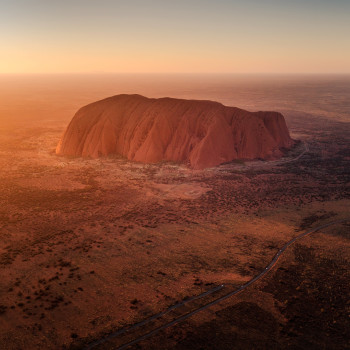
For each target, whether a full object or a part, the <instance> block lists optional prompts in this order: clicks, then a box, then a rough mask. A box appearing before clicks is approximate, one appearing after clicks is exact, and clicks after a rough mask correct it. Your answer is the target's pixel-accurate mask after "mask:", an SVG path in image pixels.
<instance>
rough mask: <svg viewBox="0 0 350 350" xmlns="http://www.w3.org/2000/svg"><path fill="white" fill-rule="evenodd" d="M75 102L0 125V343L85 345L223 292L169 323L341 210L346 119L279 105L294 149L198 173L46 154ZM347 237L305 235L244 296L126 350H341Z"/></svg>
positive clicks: (349, 155) (346, 320) (349, 277)
mask: <svg viewBox="0 0 350 350" xmlns="http://www.w3.org/2000/svg"><path fill="white" fill-rule="evenodd" d="M27 105H28V104H27ZM42 106H43V110H42V111H41V112H42V114H43V115H44V114H45V103H44V102H43V104H42ZM74 108H76V105H74V106H73V105H72V106H69V108H68V107H67V110H65V111H64V110H63V109H62V110H57V114H56V115H53V116H52V117H51V119H50V118H48V119H47V120H44V119H40V118H38V119H37V120H35V121H31V120H25V121H23V122H21V123H19V122H18V121H17V120H16V119H15V118H14V119H12V122H7V123H5V124H4V126H2V127H1V129H0V169H1V170H0V180H1V181H0V230H1V231H0V232H1V233H0V344H1V345H0V348H1V349H39V348H41V349H61V348H64V349H69V348H71V349H76V348H77V349H79V348H83V347H84V346H86V344H88V343H90V342H92V341H94V340H96V339H101V338H103V337H104V336H105V335H106V334H109V333H111V332H113V331H115V330H118V329H120V328H122V327H124V326H127V325H131V324H134V323H135V322H137V321H140V320H143V319H145V318H147V317H149V316H151V315H153V314H156V313H157V312H160V311H162V310H164V309H166V308H167V307H169V306H171V305H173V304H175V303H176V302H178V301H181V300H183V299H185V298H186V297H190V296H193V295H197V294H200V293H202V292H204V291H206V290H208V289H209V288H212V287H214V286H216V285H220V284H223V283H224V284H225V288H224V289H223V290H221V291H219V292H217V294H215V295H210V296H208V297H207V298H206V299H205V300H197V301H194V302H192V303H188V304H187V305H186V306H185V307H183V308H179V309H177V310H176V312H174V313H172V314H171V313H170V314H168V315H167V316H166V320H167V321H169V320H171V319H172V318H175V317H177V316H179V315H181V314H185V313H187V312H189V311H191V310H193V309H194V308H196V307H198V306H200V305H201V304H203V303H205V302H208V301H210V300H211V299H214V298H215V297H217V296H218V295H220V294H223V293H226V292H228V291H229V290H232V289H234V288H237V287H238V286H239V285H241V284H242V283H244V282H246V281H248V280H250V279H251V278H252V277H254V276H255V275H257V274H258V273H259V272H260V271H261V270H263V269H264V267H265V266H266V265H267V264H268V263H269V262H270V260H271V259H272V258H273V256H274V255H275V253H276V252H277V250H278V249H279V248H280V247H281V246H282V245H283V244H284V243H285V242H287V241H288V240H289V239H291V238H293V237H295V236H296V235H298V234H300V233H301V232H303V231H305V230H308V229H310V228H312V227H316V226H319V225H322V224H324V223H327V222H331V221H335V220H338V219H345V218H349V216H350V213H349V208H350V170H349V169H350V124H349V123H346V122H343V121H339V120H331V119H326V118H324V117H320V116H318V115H316V114H307V113H302V112H295V111H288V110H285V111H283V113H284V115H285V117H286V120H287V123H288V126H289V129H290V132H291V136H292V137H293V138H294V139H296V140H299V142H298V143H297V144H296V146H295V147H294V148H293V149H292V150H291V151H289V152H288V153H286V155H285V157H284V158H283V159H281V160H280V161H276V162H263V161H256V162H245V161H244V160H243V161H236V162H233V163H229V164H224V165H221V166H219V167H216V168H211V169H206V170H201V171H194V170H191V169H189V168H186V167H185V166H184V165H181V164H172V163H162V164H148V165H146V164H141V163H134V162H129V161H126V160H125V159H123V158H121V157H108V158H100V159H95V160H92V159H82V158H65V157H58V156H56V155H55V147H56V145H57V143H58V141H59V139H60V137H61V135H62V133H63V131H64V129H65V127H66V125H67V123H68V121H69V119H70V117H71V116H72V114H71V111H72V110H73V109H74ZM19 109H20V107H19ZM60 113H61V114H64V115H65V118H61V119H60V118H58V115H60ZM43 120H44V122H43ZM300 155H301V156H300ZM299 156H300V157H299ZM349 231H350V222H348V223H344V224H338V225H334V226H331V227H329V228H327V229H324V230H321V231H319V232H317V233H314V234H312V235H310V236H307V237H305V238H304V239H302V240H300V241H298V242H297V243H296V244H295V245H293V246H292V247H291V248H290V249H289V250H288V251H286V252H285V254H284V255H283V256H282V257H281V259H280V260H279V262H278V265H277V266H276V267H275V268H274V270H273V271H272V272H271V273H270V274H268V275H267V276H266V277H265V278H264V279H262V280H260V281H259V282H257V283H256V284H255V285H253V286H251V287H249V288H248V289H247V290H246V291H244V292H243V293H241V294H239V295H238V296H235V297H232V298H230V299H228V300H227V301H225V302H223V303H221V304H219V305H216V306H215V307H213V308H211V309H209V310H207V311H204V312H202V313H198V314H197V315H195V316H194V317H193V318H190V319H187V320H186V321H185V322H183V323H180V324H178V325H176V326H174V327H172V328H169V329H167V330H166V331H163V332H160V333H158V334H157V335H155V336H153V337H151V338H149V339H147V340H146V341H143V342H141V343H140V344H139V345H135V346H134V348H135V349H140V348H142V349H233V348H234V349H253V348H254V349H277V348H278V349H279V348H287V347H289V348H293V349H305V348H308V349H326V348H327V349H344V348H348V347H350V339H349V334H348V331H349V329H350V317H349V315H350V313H349V312H350V309H349V308H350V305H349V298H348V297H349V295H348V291H349V285H350V272H349V271H350V270H349V263H350V240H349V239H350V232H349ZM164 321H165V320H164V319H162V320H159V321H157V322H155V323H154V324H152V325H149V326H147V327H145V328H143V329H139V330H137V331H133V332H131V333H130V334H126V335H124V336H122V337H118V338H115V339H113V340H112V341H110V342H106V343H103V344H102V345H100V346H99V347H97V348H101V349H104V348H106V349H113V348H116V347H117V346H118V345H121V344H123V343H125V342H127V341H129V340H130V339H133V338H135V337H137V336H139V335H141V334H143V333H145V332H147V331H149V330H151V329H152V327H153V328H155V327H157V326H159V325H160V324H162V322H164Z"/></svg>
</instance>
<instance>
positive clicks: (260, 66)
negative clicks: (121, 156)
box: [0, 0, 350, 73]
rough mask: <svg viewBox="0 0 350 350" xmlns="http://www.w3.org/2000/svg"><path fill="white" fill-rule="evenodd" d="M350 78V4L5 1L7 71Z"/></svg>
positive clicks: (0, 24) (308, 0)
mask: <svg viewBox="0 0 350 350" xmlns="http://www.w3.org/2000/svg"><path fill="white" fill-rule="evenodd" d="M12 72H13V73H22V72H24V73H35V72H40V73H42V72H52V73H57V72H91V73H94V72H235V73H256V72H260V73H270V72H271V73H281V72H284V73H295V72H299V73H350V0H242V1H236V0H125V1H120V0H59V1H58V0H0V73H12Z"/></svg>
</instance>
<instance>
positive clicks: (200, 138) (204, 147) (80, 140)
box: [56, 95, 293, 169]
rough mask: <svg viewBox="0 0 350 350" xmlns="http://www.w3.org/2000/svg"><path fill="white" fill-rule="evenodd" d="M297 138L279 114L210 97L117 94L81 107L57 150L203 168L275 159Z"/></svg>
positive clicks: (82, 154)
mask: <svg viewBox="0 0 350 350" xmlns="http://www.w3.org/2000/svg"><path fill="white" fill-rule="evenodd" d="M292 144H293V140H292V139H291V138H290V136H289V132H288V129H287V126H286V123H285V120H284V118H283V116H282V115H281V114H280V113H277V112H256V113H251V112H248V111H245V110H242V109H239V108H235V107H226V106H224V105H222V104H220V103H217V102H212V101H196V100H181V99H173V98H160V99H150V98H146V97H143V96H140V95H117V96H113V97H110V98H106V99H104V100H101V101H98V102H94V103H91V104H89V105H87V106H85V107H83V108H81V109H80V110H79V111H78V112H77V113H76V114H75V116H74V118H73V119H72V121H71V122H70V124H69V126H68V128H67V130H66V131H65V133H64V135H63V137H62V139H61V141H60V142H59V144H58V146H57V149H56V153H57V154H59V155H67V156H83V157H93V158H96V157H99V156H103V155H108V154H119V155H122V156H125V157H127V158H128V159H130V160H134V161H140V162H145V163H154V162H159V161H162V160H167V161H175V162H185V163H190V165H191V167H192V168H194V169H203V168H207V167H212V166H216V165H219V164H221V163H224V162H229V161H232V160H234V159H256V158H262V159H275V158H278V157H280V156H281V155H282V152H281V149H282V148H289V147H291V146H292Z"/></svg>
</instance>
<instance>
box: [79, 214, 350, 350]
mask: <svg viewBox="0 0 350 350" xmlns="http://www.w3.org/2000/svg"><path fill="white" fill-rule="evenodd" d="M348 221H350V219H343V220H336V221H332V222H329V223H327V224H324V225H320V226H318V227H315V228H313V229H312V230H309V231H306V232H304V233H301V234H300V235H298V236H296V237H295V238H293V239H291V240H290V241H288V242H287V243H286V244H285V245H284V246H283V247H282V248H280V249H279V251H278V252H277V253H276V255H275V256H274V258H273V259H272V260H271V262H270V263H269V264H268V265H267V266H266V267H265V268H264V270H263V271H261V272H260V273H259V274H258V275H257V276H255V277H254V278H253V279H251V280H250V281H248V282H247V283H245V284H243V285H242V286H240V287H239V288H238V289H236V290H234V291H232V292H230V293H227V294H225V295H223V296H222V297H220V298H217V299H215V300H213V301H211V302H210V303H207V304H205V305H203V306H201V307H199V308H197V309H195V310H193V311H191V312H189V313H187V314H185V315H183V316H180V317H178V318H176V319H175V320H173V321H171V322H168V323H166V324H163V325H162V326H159V327H157V328H155V329H153V330H152V331H150V332H148V333H146V334H144V335H142V336H140V337H138V338H136V339H134V340H132V341H130V342H128V343H125V344H123V345H121V346H119V347H118V348H117V350H122V349H126V348H128V347H129V346H131V345H135V344H137V343H139V342H140V341H142V340H145V339H147V338H149V337H151V336H152V335H154V334H156V333H158V332H159V331H161V330H163V329H166V328H169V327H171V326H173V325H175V324H177V323H180V322H182V321H184V320H186V319H187V318H189V317H191V316H193V315H195V314H197V313H199V312H201V311H203V310H206V309H208V308H209V307H211V306H213V305H216V304H218V303H220V302H221V301H223V300H226V299H228V298H230V297H232V296H234V295H236V294H238V293H240V292H242V291H243V290H245V289H246V288H247V287H249V286H250V285H252V284H253V283H255V282H256V281H258V280H259V279H261V278H262V277H264V276H265V275H266V274H267V273H268V272H269V271H270V270H271V269H272V268H273V267H274V266H275V265H276V263H277V261H278V259H279V258H280V256H281V255H282V254H283V252H284V251H285V250H286V249H287V248H288V247H289V246H291V245H292V244H293V243H294V242H295V241H297V240H299V239H301V238H303V237H305V236H307V235H309V234H311V233H314V232H317V231H319V230H322V229H324V228H326V227H329V226H332V225H336V224H341V223H344V222H348ZM224 287H225V285H224V284H221V285H219V286H217V287H215V288H213V289H210V290H209V291H207V292H205V293H202V294H200V295H198V296H194V297H192V298H190V299H187V300H185V301H182V302H181V303H178V304H175V305H173V306H171V307H170V308H168V309H166V310H165V311H163V312H161V313H159V314H156V315H154V316H152V317H150V318H147V319H145V320H144V321H141V322H138V323H136V324H134V325H132V326H131V327H129V328H124V329H121V330H119V331H117V332H114V333H111V334H110V335H108V336H107V337H105V338H103V339H100V340H97V341H95V342H92V343H90V344H89V345H88V346H87V347H86V348H85V349H86V350H89V349H92V348H94V347H96V346H98V345H101V344H103V343H105V342H106V341H108V340H111V339H113V338H116V337H117V336H118V335H121V334H124V333H126V332H128V331H131V330H133V329H136V328H138V327H141V326H143V325H145V324H147V323H149V322H151V321H153V320H155V319H157V318H160V317H161V316H163V315H165V314H167V313H168V312H170V311H171V310H174V309H175V308H178V307H180V306H182V305H184V304H186V303H188V302H190V301H192V300H195V299H201V298H203V297H205V296H207V295H209V294H212V293H214V292H216V291H219V290H221V289H222V288H224Z"/></svg>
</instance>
